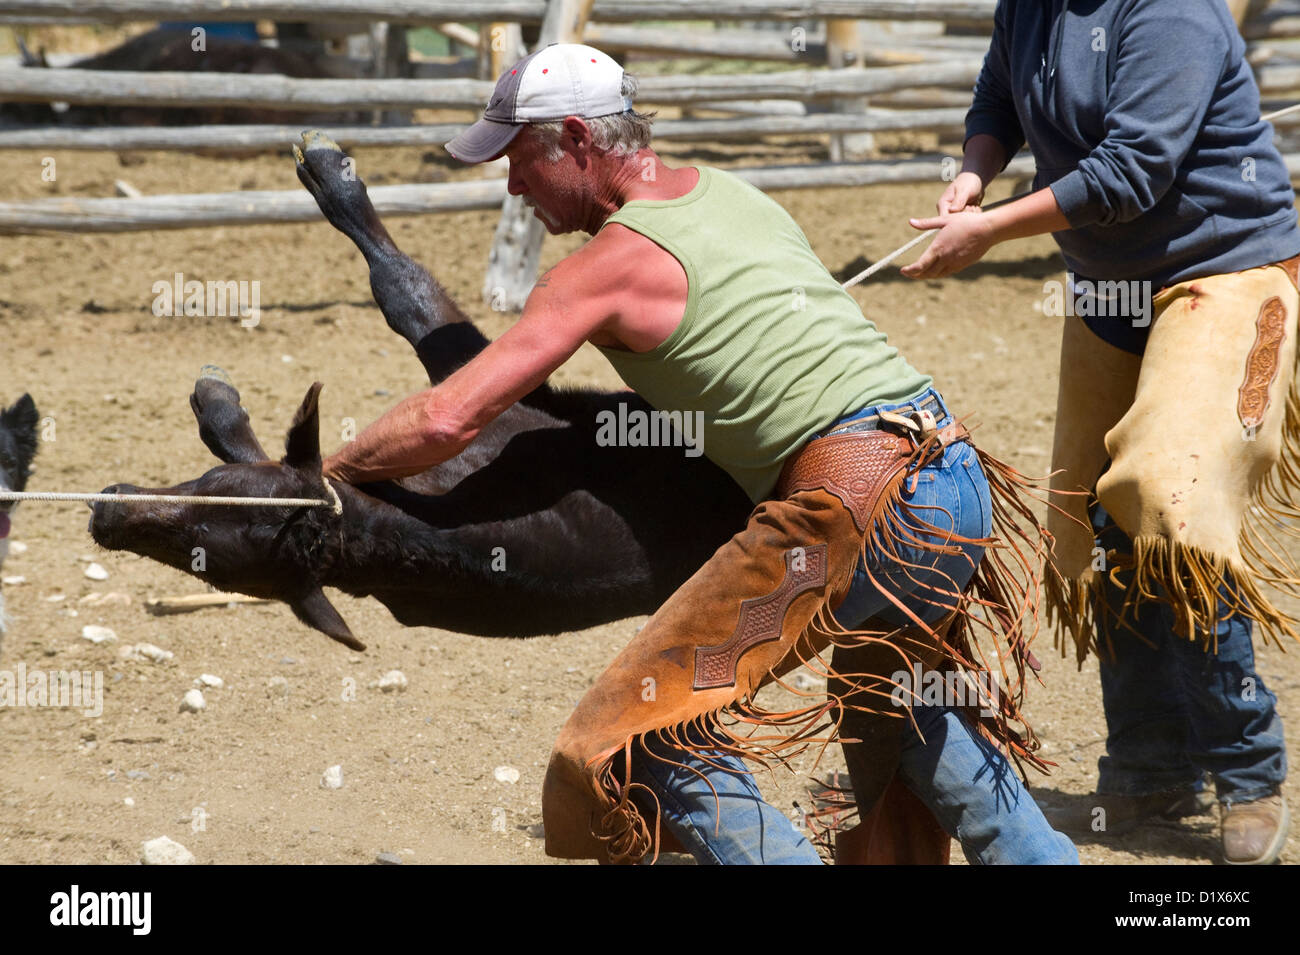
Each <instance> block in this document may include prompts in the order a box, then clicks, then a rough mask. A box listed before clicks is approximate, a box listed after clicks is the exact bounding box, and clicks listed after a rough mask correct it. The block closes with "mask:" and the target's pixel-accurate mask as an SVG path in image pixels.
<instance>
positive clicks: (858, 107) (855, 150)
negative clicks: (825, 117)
mask: <svg viewBox="0 0 1300 955" xmlns="http://www.w3.org/2000/svg"><path fill="white" fill-rule="evenodd" d="M826 60H827V64H828V65H829V66H830V68H831V69H833V70H841V69H847V70H852V69H857V70H860V69H862V36H861V33H860V31H859V27H858V21H857V20H827V21H826ZM866 108H867V101H866V99H865V98H863V97H852V98H838V97H837V98H836V99H834V100H832V103H831V109H832V110H833V111H834V112H836V113H862V112H865V111H866ZM875 149H876V139H875V137H874V136H872V135H871V133H836V134H835V135H833V136H831V162H844V161H845V160H849V159H864V158H866V157H867V156H869V155H871V154H872V153H874V152H875Z"/></svg>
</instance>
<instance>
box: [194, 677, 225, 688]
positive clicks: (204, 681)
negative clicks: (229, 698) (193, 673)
mask: <svg viewBox="0 0 1300 955" xmlns="http://www.w3.org/2000/svg"><path fill="white" fill-rule="evenodd" d="M194 682H195V683H197V684H198V685H199V686H207V687H211V688H212V689H214V690H219V689H221V688H222V687H223V686H225V685H226V681H225V680H223V679H221V677H219V676H213V675H212V674H211V673H200V674H199V676H198V679H196V680H195V681H194Z"/></svg>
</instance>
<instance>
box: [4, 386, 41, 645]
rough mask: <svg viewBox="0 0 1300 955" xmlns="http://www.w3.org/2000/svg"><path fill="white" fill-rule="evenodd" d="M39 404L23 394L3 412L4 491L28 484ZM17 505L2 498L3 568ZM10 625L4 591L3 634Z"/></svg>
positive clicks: (34, 447)
mask: <svg viewBox="0 0 1300 955" xmlns="http://www.w3.org/2000/svg"><path fill="white" fill-rule="evenodd" d="M37 420H38V418H37V414H36V404H35V402H33V401H32V396H31V395H23V396H22V397H21V398H19V399H18V400H17V401H15V402H14V404H13V407H12V408H7V409H5V410H4V411H0V491H21V490H23V489H24V488H25V487H27V478H28V476H29V475H30V474H31V473H32V459H33V458H34V457H36V423H37ZM13 511H14V505H13V504H11V503H9V502H6V501H0V567H3V566H4V562H5V557H6V556H8V554H9V531H10V528H11V527H12V524H11V523H10V521H11V518H12V515H13ZM5 625H6V618H5V602H4V594H3V593H0V637H3V636H4V632H5Z"/></svg>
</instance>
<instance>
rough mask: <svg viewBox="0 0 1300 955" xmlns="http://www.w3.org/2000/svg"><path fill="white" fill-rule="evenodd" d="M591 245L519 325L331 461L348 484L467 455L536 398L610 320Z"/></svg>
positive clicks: (542, 292) (531, 304) (328, 469)
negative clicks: (512, 411) (518, 405)
mask: <svg viewBox="0 0 1300 955" xmlns="http://www.w3.org/2000/svg"><path fill="white" fill-rule="evenodd" d="M589 248H590V244H589V245H588V246H584V247H583V249H580V250H579V251H578V252H576V253H574V254H573V255H571V256H569V258H567V259H565V260H564V261H563V262H561V263H560V264H559V265H557V266H556V267H555V268H553V269H551V270H550V271H549V272H548V273H547V274H546V282H545V283H539V285H538V286H537V287H535V288H534V289H533V292H532V294H530V295H529V297H528V302H527V304H526V305H525V306H524V311H523V314H522V315H521V316H520V318H519V321H518V322H516V323H515V325H514V326H513V327H512V328H511V329H510V330H509V331H507V332H506V333H505V334H504V335H502V336H501V337H500V338H498V339H497V340H496V341H494V342H492V343H491V344H490V345H488V346H487V347H486V348H485V349H483V351H482V352H481V353H479V354H478V355H476V356H475V357H474V359H473V360H471V361H470V362H469V363H468V364H466V365H465V366H464V367H462V368H460V369H459V370H457V371H456V372H454V373H453V374H451V375H450V376H449V377H448V378H447V379H446V380H445V381H443V382H441V383H439V384H438V385H437V386H435V387H433V388H429V389H427V390H425V391H422V392H420V393H418V394H415V395H411V396H410V397H409V398H406V399H404V400H403V401H401V402H399V403H398V404H397V406H396V407H394V408H392V409H391V410H390V411H388V412H387V413H386V414H384V415H383V417H381V418H380V419H379V420H377V421H376V422H374V423H373V424H372V425H370V426H369V427H367V428H366V429H365V430H364V431H362V432H361V434H359V435H357V438H356V440H355V441H353V442H351V443H349V444H346V445H344V446H343V447H342V448H340V449H339V450H338V451H337V452H335V453H334V454H333V455H331V456H330V457H329V458H327V459H326V460H325V467H324V470H325V475H326V477H330V478H337V479H339V480H341V481H345V482H348V483H353V484H355V483H361V482H365V481H382V480H388V479H393V478H402V477H409V476H411V475H413V474H419V473H420V472H422V471H425V470H427V469H428V468H430V467H433V466H434V465H436V464H441V463H442V462H443V461H447V460H449V459H451V458H454V457H455V456H456V455H458V454H460V452H461V451H463V450H464V449H465V447H466V446H467V445H468V444H469V443H470V442H471V441H473V440H474V438H475V437H477V436H478V434H479V432H480V431H481V430H482V429H483V428H484V426H486V425H487V424H488V422H490V421H491V420H492V419H494V418H495V417H497V415H499V414H501V412H503V411H505V409H506V408H508V407H510V406H511V405H512V404H514V403H515V402H516V401H518V400H519V399H520V398H522V397H523V396H524V395H526V394H528V393H529V392H530V391H532V390H533V389H534V388H536V387H537V386H538V385H540V384H541V383H542V382H544V381H545V380H546V379H547V377H548V376H549V375H550V374H551V373H552V372H553V371H555V369H557V368H558V367H560V365H562V364H563V363H564V362H565V360H566V359H568V357H569V356H570V355H572V354H573V353H574V352H575V351H577V349H578V348H579V346H581V345H582V343H583V342H584V341H586V340H587V339H588V338H589V337H590V336H591V335H592V334H594V333H595V332H596V331H597V330H598V329H599V328H601V327H602V325H603V324H605V322H607V321H608V319H609V316H610V299H609V296H608V294H607V293H604V292H603V291H602V290H601V289H600V288H597V287H593V278H592V277H593V276H599V275H600V274H601V272H600V270H599V269H598V268H593V264H594V263H593V262H592V261H591V259H592V257H593V254H592V253H590V252H588V249H589Z"/></svg>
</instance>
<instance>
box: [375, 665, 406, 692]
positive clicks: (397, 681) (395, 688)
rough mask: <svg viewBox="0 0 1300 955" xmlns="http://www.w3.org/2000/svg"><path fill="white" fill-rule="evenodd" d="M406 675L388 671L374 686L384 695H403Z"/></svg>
mask: <svg viewBox="0 0 1300 955" xmlns="http://www.w3.org/2000/svg"><path fill="white" fill-rule="evenodd" d="M406 684H407V680H406V674H405V673H403V672H402V671H401V670H389V671H388V672H387V673H385V674H384V675H383V676H381V677H380V678H379V682H378V683H377V684H376V686H378V687H379V689H381V690H383V691H384V692H385V693H403V692H405V691H406Z"/></svg>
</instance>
